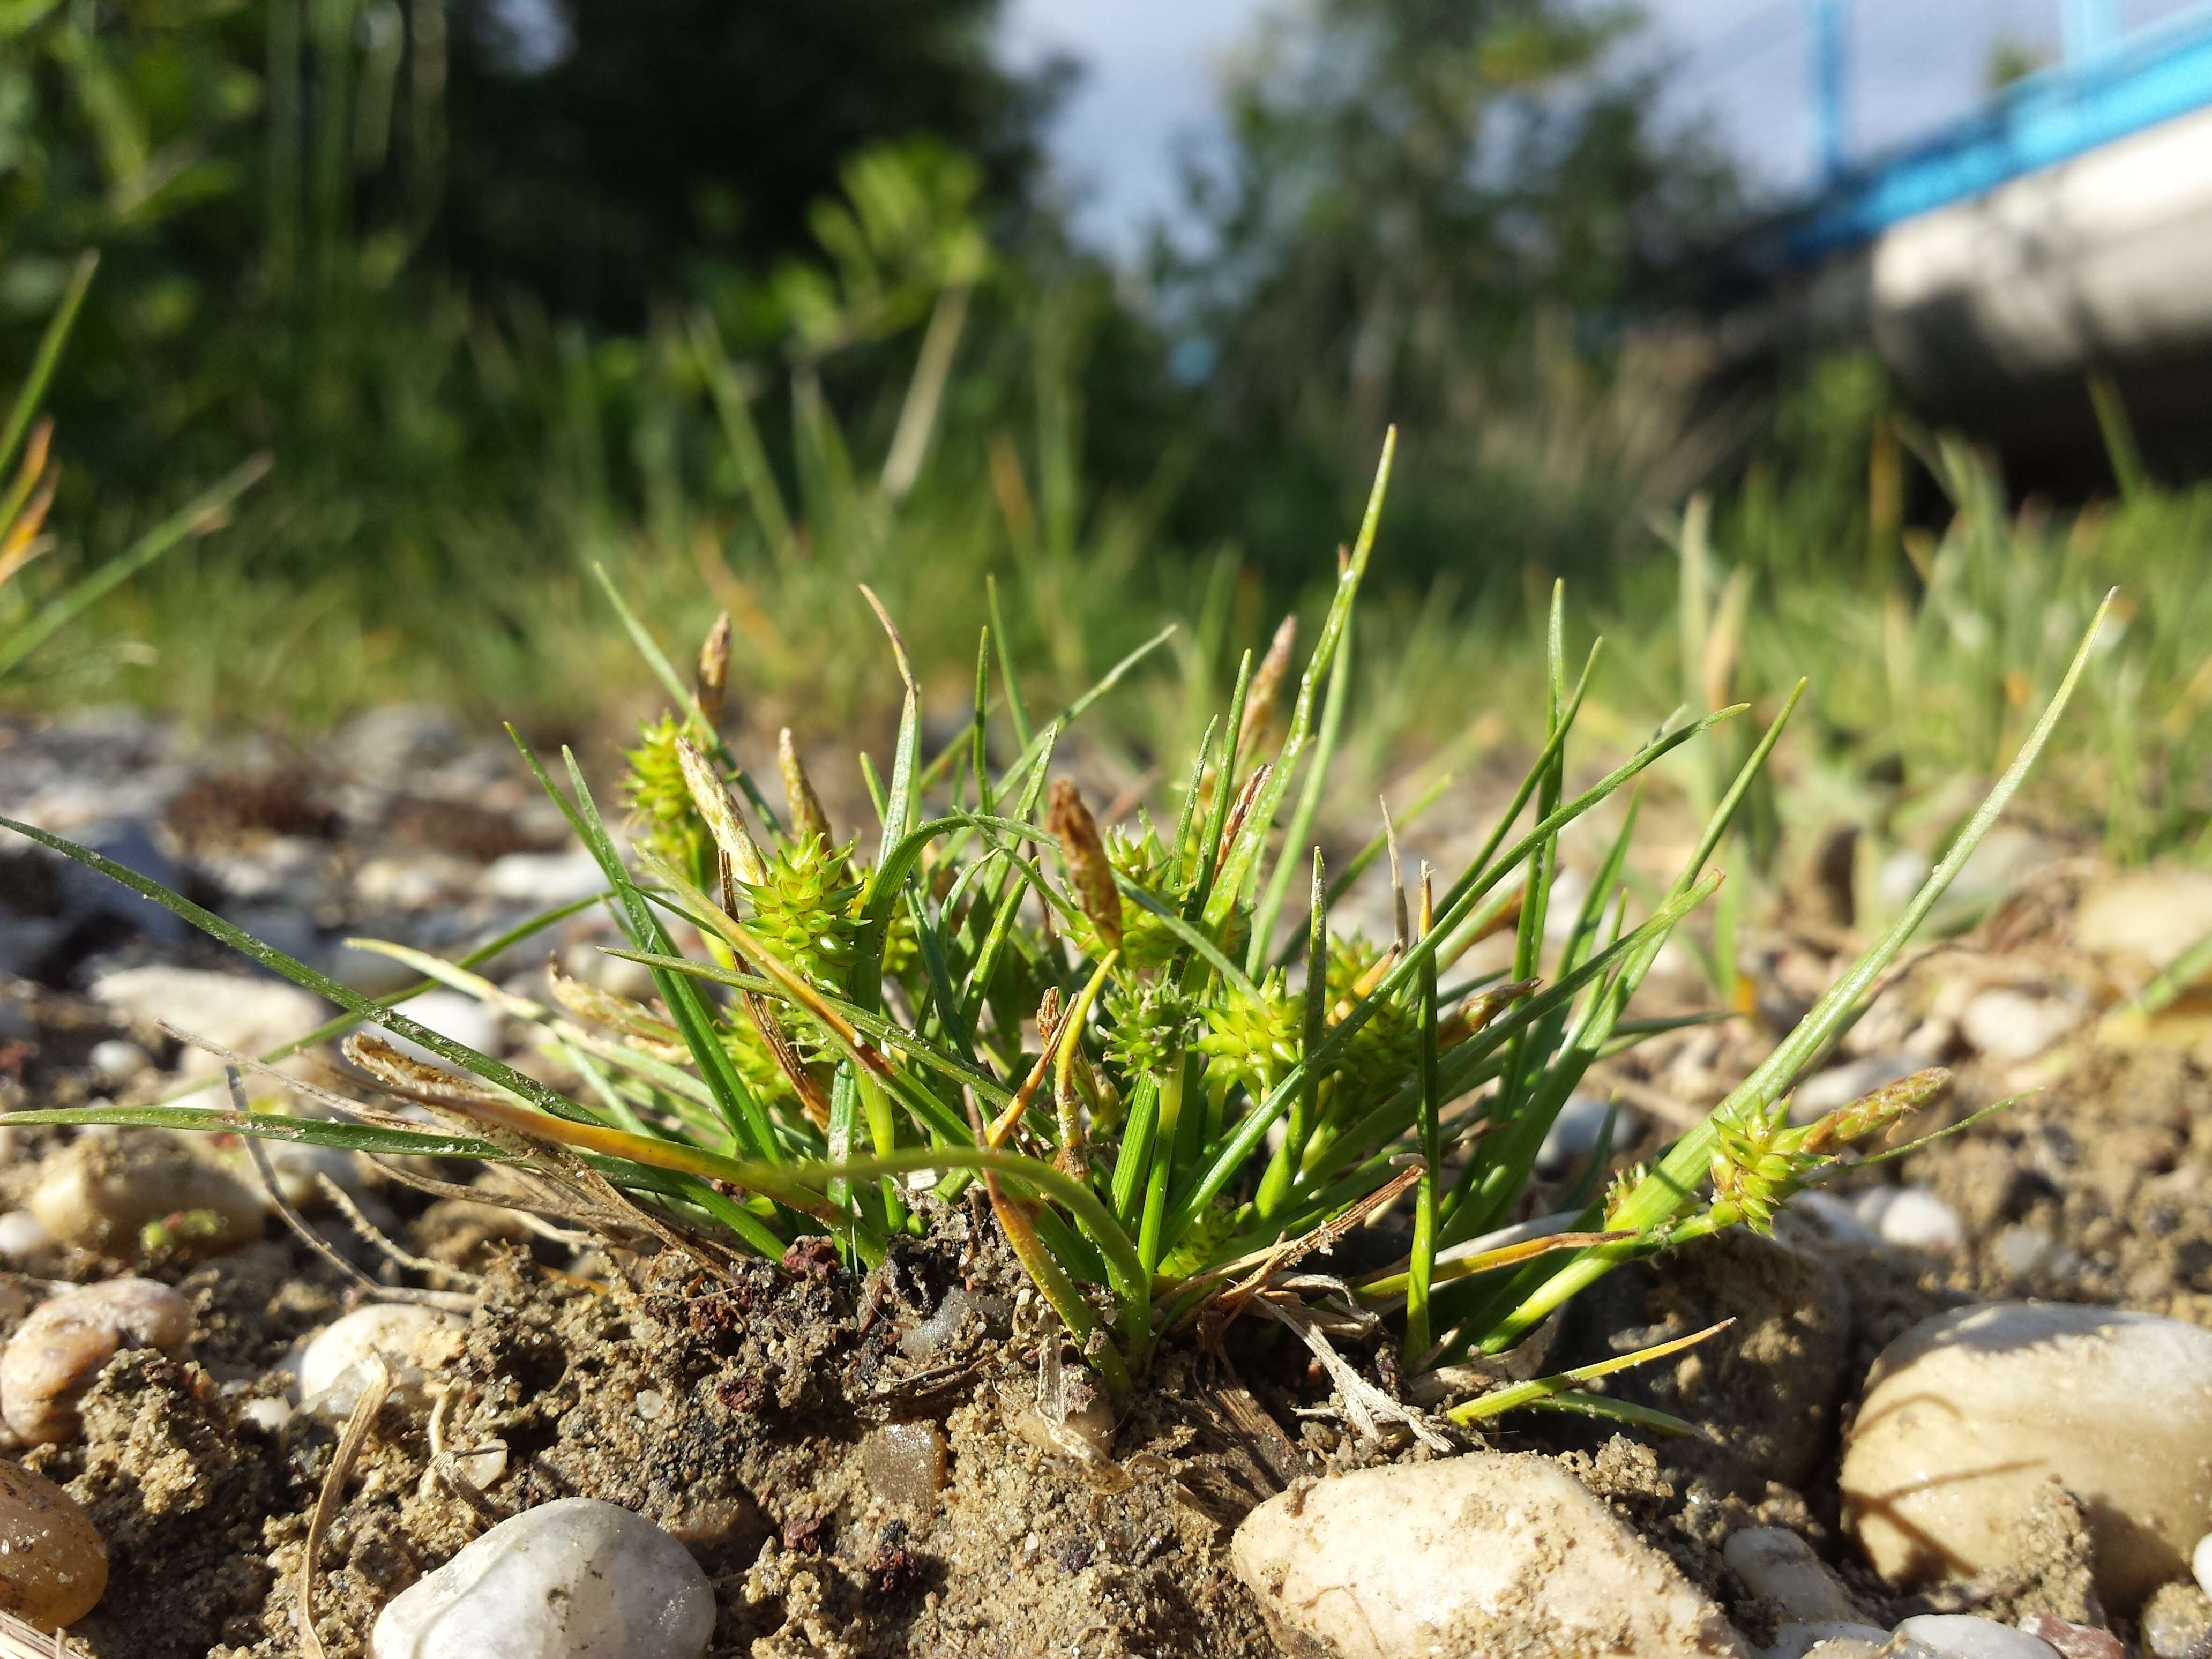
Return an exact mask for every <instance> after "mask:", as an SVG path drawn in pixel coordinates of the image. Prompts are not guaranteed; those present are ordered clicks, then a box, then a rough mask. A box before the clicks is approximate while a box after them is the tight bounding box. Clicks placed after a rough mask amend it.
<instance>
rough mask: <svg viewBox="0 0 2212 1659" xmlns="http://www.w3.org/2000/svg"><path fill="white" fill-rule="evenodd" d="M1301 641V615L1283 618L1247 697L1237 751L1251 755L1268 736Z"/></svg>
mask: <svg viewBox="0 0 2212 1659" xmlns="http://www.w3.org/2000/svg"><path fill="white" fill-rule="evenodd" d="M1297 642H1298V618H1297V612H1296V611H1292V612H1291V614H1290V615H1289V616H1287V617H1284V618H1283V620H1282V623H1281V624H1280V625H1279V626H1278V627H1277V628H1276V629H1275V637H1274V638H1273V640H1272V641H1269V642H1268V646H1267V655H1266V656H1264V657H1262V658H1261V659H1260V665H1259V667H1257V668H1256V669H1255V670H1254V671H1252V684H1251V687H1250V689H1249V690H1247V691H1246V692H1245V694H1244V725H1243V730H1241V731H1240V732H1237V753H1238V754H1240V755H1249V754H1251V753H1253V752H1254V751H1255V750H1256V749H1257V748H1258V747H1259V744H1260V740H1261V738H1264V737H1265V736H1266V735H1267V726H1268V724H1269V722H1270V721H1272V720H1273V719H1274V715H1275V699H1276V698H1277V697H1278V696H1281V695H1282V690H1283V680H1284V678H1285V676H1286V675H1288V674H1289V673H1290V671H1291V650H1292V648H1293V647H1296V646H1297Z"/></svg>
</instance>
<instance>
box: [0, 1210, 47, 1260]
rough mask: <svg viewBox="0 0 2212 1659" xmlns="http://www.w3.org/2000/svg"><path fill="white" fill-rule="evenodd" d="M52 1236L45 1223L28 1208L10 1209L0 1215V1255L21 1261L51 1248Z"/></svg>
mask: <svg viewBox="0 0 2212 1659" xmlns="http://www.w3.org/2000/svg"><path fill="white" fill-rule="evenodd" d="M53 1243H54V1236H53V1235H52V1233H50V1232H48V1231H46V1224H45V1223H44V1222H42V1221H40V1219H39V1218H38V1217H36V1216H34V1215H33V1214H32V1213H31V1212H29V1211H28V1210H10V1211H9V1212H7V1213H6V1214H5V1215H0V1256H5V1257H7V1258H8V1260H9V1261H22V1260H24V1259H25V1258H26V1257H28V1256H33V1255H38V1253H39V1252H40V1251H41V1250H50V1249H52V1248H53Z"/></svg>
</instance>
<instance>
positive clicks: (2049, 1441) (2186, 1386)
mask: <svg viewBox="0 0 2212 1659" xmlns="http://www.w3.org/2000/svg"><path fill="white" fill-rule="evenodd" d="M2207 1446H2212V1331H2207V1330H2203V1329H2201V1328H2198V1327H2197V1326H2194V1325H2185V1324H2183V1323H2181V1322H2179V1321H2177V1320H2171V1319H2160V1318H2158V1317H2156V1316H2154V1315H2150V1314H2143V1313H2133V1312H2129V1311H2125V1310H2119V1309H2112V1308H2092V1307H2077V1306H2074V1305H2071V1304H2064V1303H2045V1302H2000V1303H1990V1304H1982V1305H1980V1306H1977V1307H1970V1308H1962V1309H1960V1310H1956V1311H1955V1312H1952V1313H1948V1314H1942V1315H1940V1316H1937V1317H1936V1318H1934V1319H1929V1320H1924V1321H1923V1322H1921V1323H1920V1324H1918V1325H1916V1326H1914V1327H1913V1328H1911V1330H1909V1331H1907V1332H1906V1333H1905V1334H1904V1335H1903V1336H1901V1337H1899V1339H1898V1340H1896V1341H1894V1342H1893V1343H1892V1344H1891V1345H1890V1346H1888V1347H1887V1349H1885V1350H1884V1351H1883V1352H1882V1355H1881V1358H1879V1359H1878V1360H1876V1361H1875V1366H1874V1370H1873V1371H1872V1372H1871V1373H1870V1374H1869V1377H1868V1379H1867V1390H1866V1394H1865V1396H1864V1398H1863V1400H1862V1401H1861V1402H1860V1405H1859V1408H1858V1414H1857V1419H1856V1421H1855V1422H1854V1424H1853V1425H1852V1428H1851V1434H1850V1441H1849V1442H1848V1443H1847V1444H1846V1445H1845V1447H1844V1462H1843V1469H1842V1473H1841V1480H1840V1484H1841V1486H1842V1488H1843V1495H1844V1525H1845V1527H1846V1528H1848V1529H1849V1530H1850V1532H1851V1533H1852V1534H1853V1535H1854V1536H1855V1537H1856V1538H1857V1541H1858V1543H1859V1547H1861V1548H1862V1549H1863V1550H1864V1551H1865V1552H1866V1553H1867V1556H1868V1559H1869V1560H1870V1561H1871V1563H1872V1564H1873V1565H1874V1568H1875V1571H1877V1572H1879V1573H1881V1575H1882V1577H1885V1578H1887V1579H1888V1580H1890V1581H1891V1582H1892V1583H1899V1584H1904V1585H1914V1584H1922V1583H1929V1582H1930V1581H1935V1580H1944V1579H1960V1578H1969V1577H1973V1576H1975V1575H1976V1574H1978V1573H1984V1572H1990V1571H2003V1570H2006V1569H2008V1568H2011V1567H2014V1566H2016V1565H2019V1564H2020V1563H2021V1559H2022V1554H2021V1553H2022V1552H2023V1551H2024V1550H2026V1549H2027V1548H2029V1547H2031V1541H2029V1540H2027V1539H2026V1538H2023V1536H2022V1535H2021V1531H2020V1529H2019V1522H2020V1520H2021V1517H2022V1516H2026V1515H2027V1513H2028V1512H2029V1511H2030V1510H2032V1509H2033V1507H2034V1504H2035V1500H2036V1498H2037V1497H2038V1495H2039V1493H2041V1492H2045V1491H2047V1490H2048V1489H2050V1488H2051V1486H2063V1487H2064V1488H2065V1489H2066V1490H2067V1491H2068V1492H2072V1493H2074V1494H2075V1496H2076V1497H2078V1498H2080V1499H2081V1502H2082V1505H2083V1507H2084V1508H2085V1510H2087V1516H2088V1526H2089V1533H2090V1536H2091V1539H2092V1541H2093V1543H2094V1544H2095V1553H2094V1566H2093V1572H2094V1576H2095V1585H2096V1589H2097V1593H2098V1595H2099V1596H2100V1598H2102V1600H2103V1601H2104V1603H2105V1605H2106V1607H2108V1608H2111V1609H2112V1611H2114V1612H2116V1613H2133V1612H2134V1611H2135V1610H2136V1607H2139V1606H2141V1605H2142V1601H2143V1599H2144V1598H2145V1597H2146V1596H2148V1595H2150V1593H2151V1592H2152V1591H2153V1590H2154V1589H2157V1588H2158V1587H2159V1586H2160V1584H2162V1583H2166V1582H2167V1581H2169V1580H2171V1579H2175V1578H2179V1577H2181V1576H2182V1575H2183V1574H2184V1573H2185V1572H2187V1571H2189V1570H2190V1560H2189V1552H2190V1551H2191V1548H2193V1547H2195V1546H2196V1544H2197V1541H2198V1540H2199V1539H2200V1538H2202V1537H2203V1535H2204V1534H2205V1533H2206V1532H2207V1531H2208V1530H2212V1463H2208V1460H2207V1459H2206V1457H2205V1455H2204V1451H2205V1448H2206V1447H2207Z"/></svg>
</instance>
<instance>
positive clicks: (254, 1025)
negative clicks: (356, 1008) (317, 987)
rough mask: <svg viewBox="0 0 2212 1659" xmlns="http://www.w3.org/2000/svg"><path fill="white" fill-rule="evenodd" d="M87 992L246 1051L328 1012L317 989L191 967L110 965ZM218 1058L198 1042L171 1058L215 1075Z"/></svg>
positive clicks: (300, 1030)
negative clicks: (313, 991)
mask: <svg viewBox="0 0 2212 1659" xmlns="http://www.w3.org/2000/svg"><path fill="white" fill-rule="evenodd" d="M92 994H93V997H94V1000H97V1001H100V1002H103V1003H105V1004H106V1005H107V1006H109V1007H111V1008H113V1009H116V1010H117V1011H118V1012H122V1013H126V1014H131V1015H135V1016H136V1017H137V1018H140V1019H145V1020H153V1021H156V1022H159V1023H161V1024H167V1025H173V1026H175V1027H176V1028H177V1029H178V1030H180V1031H184V1032H186V1033H188V1034H190V1035H191V1036H197V1037H205V1038H206V1039H207V1040H208V1041H209V1042H212V1043H215V1044H216V1045H217V1046H218V1047H221V1048H234V1049H236V1050H238V1051H239V1052H240V1053H241V1054H261V1053H264V1052H265V1051H266V1050H268V1049H270V1048H276V1047H277V1046H279V1045H280V1044H283V1043H286V1042H291V1041H292V1040H293V1039H294V1038H295V1037H303V1036H307V1033H308V1032H310V1031H312V1030H314V1029H315V1028H316V1027H317V1026H318V1025H320V1024H322V1023H323V1022H324V1020H325V1019H326V1018H329V1012H330V1011H329V1008H328V1006H327V1005H326V1004H325V1003H324V1002H323V1000H321V999H320V998H319V997H315V996H312V995H310V994H308V993H307V992H305V991H302V990H301V989H300V988H299V987H297V986H295V985H285V984H282V983H279V982H278V981H275V980H267V979H249V978H247V977H246V976H245V975H240V974H217V973H210V972H208V971H206V970H205V969H197V968H166V967H161V966H159V965H155V966H150V967H143V968H124V969H117V970H116V971H115V972H112V973H108V974H103V975H100V977H99V978H98V979H96V980H94V981H93V985H92ZM222 1065H223V1063H222V1060H219V1059H218V1058H216V1056H215V1055H213V1054H209V1053H207V1052H206V1051H205V1050H204V1049H201V1048H186V1049H185V1052H184V1054H183V1056H182V1057H181V1058H180V1059H179V1060H178V1062H177V1066H178V1070H179V1073H181V1074H182V1075H184V1076H185V1077H214V1076H217V1075H219V1074H220V1073H222Z"/></svg>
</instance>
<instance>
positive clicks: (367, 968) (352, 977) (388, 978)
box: [324, 941, 422, 997]
mask: <svg viewBox="0 0 2212 1659" xmlns="http://www.w3.org/2000/svg"><path fill="white" fill-rule="evenodd" d="M327 958H328V966H327V967H326V968H325V970H324V971H325V972H326V973H328V974H329V975H330V976H331V978H332V979H334V980H336V981H337V982H338V983H339V984H341V985H343V986H344V987H346V989H348V990H349V991H358V992H360V993H361V994H362V995H363V996H365V997H388V996H390V995H391V994H392V993H393V992H395V991H404V990H405V989H406V988H407V987H409V986H410V985H412V984H414V983H415V982H416V981H417V980H419V979H421V978H422V975H420V974H418V973H416V971H415V970H414V969H412V968H410V967H409V966H408V965H407V964H406V963H404V962H401V961H400V960H398V958H397V957H388V956H386V955H385V954H384V952H383V951H365V950H363V949H362V947H361V946H360V945H348V944H345V943H344V942H343V941H341V942H340V943H338V944H337V945H332V946H331V948H330V950H329V951H328V952H327Z"/></svg>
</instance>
